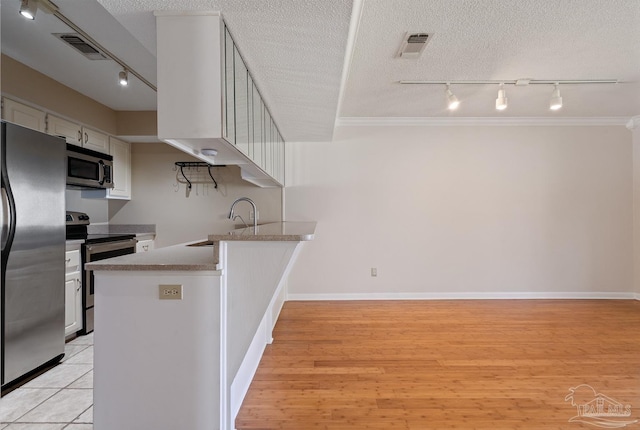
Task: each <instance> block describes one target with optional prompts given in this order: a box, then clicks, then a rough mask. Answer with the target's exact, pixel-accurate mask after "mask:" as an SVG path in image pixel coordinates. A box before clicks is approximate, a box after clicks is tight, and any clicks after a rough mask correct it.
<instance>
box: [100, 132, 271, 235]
mask: <svg viewBox="0 0 640 430" xmlns="http://www.w3.org/2000/svg"><path fill="white" fill-rule="evenodd" d="M176 161H197V160H196V159H195V158H193V157H190V156H188V155H186V154H184V153H182V152H180V151H178V150H177V149H175V148H173V147H171V146H169V145H166V144H164V143H135V144H133V145H132V192H133V195H132V199H131V201H130V202H127V203H124V202H118V201H110V202H109V212H110V213H109V215H110V216H109V218H110V222H111V223H114V224H156V233H157V237H156V246H167V245H172V244H176V243H182V242H186V241H191V240H198V239H206V237H207V235H208V234H209V233H214V232H216V233H224V232H226V231H228V230H229V229H230V228H233V227H234V224H233V223H232V222H231V221H229V220H228V219H227V218H226V216H227V214H228V213H229V208H230V207H231V204H232V203H233V201H234V200H235V199H237V198H238V197H242V196H247V197H250V198H251V199H253V200H254V201H255V202H256V205H257V206H258V211H259V214H260V216H259V221H260V222H268V221H280V220H281V219H282V217H281V211H282V204H281V190H280V188H258V187H255V186H253V185H250V184H248V183H247V182H244V181H243V180H242V179H240V169H239V168H238V167H237V166H228V167H224V168H222V167H218V168H214V169H213V172H214V178H215V179H216V180H217V181H218V184H219V190H217V191H216V190H215V189H214V188H213V185H208V186H204V185H194V186H193V189H192V191H191V194H190V195H189V197H186V185H184V184H179V183H178V182H177V181H176V174H177V172H176V171H175V170H174V167H175V165H174V163H175V162H176ZM249 208H250V206H249V205H248V204H247V203H239V204H238V206H237V208H236V213H238V214H240V215H241V216H242V217H243V218H244V219H245V220H246V221H247V222H249ZM238 222H239V221H238Z"/></svg>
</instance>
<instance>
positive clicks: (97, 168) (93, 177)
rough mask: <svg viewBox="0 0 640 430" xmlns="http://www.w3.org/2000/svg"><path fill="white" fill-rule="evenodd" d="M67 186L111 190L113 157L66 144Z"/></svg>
mask: <svg viewBox="0 0 640 430" xmlns="http://www.w3.org/2000/svg"><path fill="white" fill-rule="evenodd" d="M67 185H70V186H72V187H80V188H113V157H112V156H111V155H109V154H103V153H101V152H97V151H92V150H90V149H86V148H82V147H80V146H76V145H71V144H69V143H68V144H67Z"/></svg>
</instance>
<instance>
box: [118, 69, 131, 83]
mask: <svg viewBox="0 0 640 430" xmlns="http://www.w3.org/2000/svg"><path fill="white" fill-rule="evenodd" d="M118 82H120V85H122V86H123V87H126V86H127V85H129V73H127V69H123V70H122V71H121V72H120V73H118Z"/></svg>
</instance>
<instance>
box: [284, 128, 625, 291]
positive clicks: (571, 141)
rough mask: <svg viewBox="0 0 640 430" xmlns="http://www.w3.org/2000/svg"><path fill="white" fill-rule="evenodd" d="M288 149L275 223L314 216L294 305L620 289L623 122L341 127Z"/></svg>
mask: <svg viewBox="0 0 640 430" xmlns="http://www.w3.org/2000/svg"><path fill="white" fill-rule="evenodd" d="M287 155H288V156H289V160H290V161H289V165H288V166H289V170H290V171H289V172H288V173H289V174H290V176H289V179H288V183H287V189H286V218H287V219H288V220H317V221H318V228H317V232H316V233H317V234H316V239H315V240H314V241H313V242H310V243H308V244H306V246H305V248H304V249H303V252H302V254H301V255H300V258H299V260H298V263H297V265H296V266H295V267H294V269H293V271H292V274H291V276H290V279H289V293H290V294H292V295H293V297H308V296H306V295H312V296H315V297H317V295H318V294H320V295H321V294H325V295H328V296H327V297H332V296H336V297H337V296H340V297H349V295H351V296H352V297H374V296H375V294H378V295H379V296H380V297H387V296H389V297H400V296H403V295H404V296H412V297H415V296H418V297H431V296H436V297H438V296H462V297H464V296H481V297H482V296H491V295H492V294H497V295H498V296H500V295H506V296H537V295H538V296H583V295H584V296H598V295H601V293H602V294H604V295H607V296H611V295H614V296H615V295H616V294H617V293H623V294H626V295H629V294H631V292H632V291H633V240H632V233H633V201H632V200H633V199H632V140H631V133H630V132H629V130H627V129H626V128H624V127H524V126H523V127H491V126H489V127H343V128H339V129H338V130H337V132H336V135H335V141H334V142H331V143H297V144H292V145H289V152H288V154H287ZM372 267H376V268H377V270H378V277H375V278H374V277H371V276H370V269H371V268H372ZM359 295H364V296H359Z"/></svg>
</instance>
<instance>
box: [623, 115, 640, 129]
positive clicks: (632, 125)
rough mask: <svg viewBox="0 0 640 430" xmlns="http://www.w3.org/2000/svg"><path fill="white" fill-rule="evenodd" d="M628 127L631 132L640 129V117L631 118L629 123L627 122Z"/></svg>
mask: <svg viewBox="0 0 640 430" xmlns="http://www.w3.org/2000/svg"><path fill="white" fill-rule="evenodd" d="M626 126H627V128H628V129H629V130H635V129H636V128H638V127H640V115H638V116H634V117H633V118H631V119H630V120H629V122H627V124H626Z"/></svg>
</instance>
